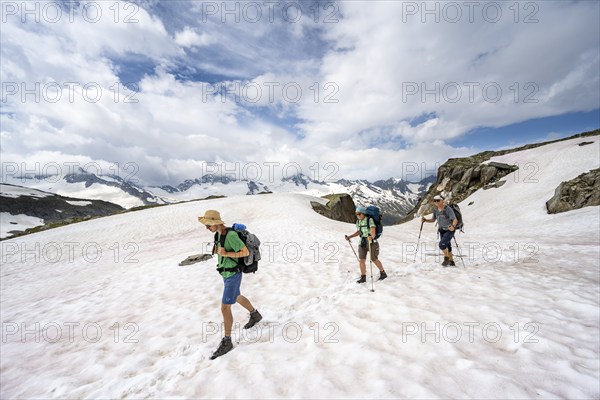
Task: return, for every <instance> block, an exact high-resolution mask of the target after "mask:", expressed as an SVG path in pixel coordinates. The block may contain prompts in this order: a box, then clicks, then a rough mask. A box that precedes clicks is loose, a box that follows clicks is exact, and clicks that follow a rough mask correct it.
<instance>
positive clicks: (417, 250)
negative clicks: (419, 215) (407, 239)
mask: <svg viewBox="0 0 600 400" xmlns="http://www.w3.org/2000/svg"><path fill="white" fill-rule="evenodd" d="M424 223H425V221H423V220H421V229H419V238H418V239H417V248H416V249H415V258H414V259H413V264H414V263H415V262H417V253H418V252H419V242H420V241H421V232H423V224H424Z"/></svg>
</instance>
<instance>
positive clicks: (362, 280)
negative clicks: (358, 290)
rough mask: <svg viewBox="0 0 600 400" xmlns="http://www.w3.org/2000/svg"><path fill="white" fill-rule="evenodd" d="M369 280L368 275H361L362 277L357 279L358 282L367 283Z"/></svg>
mask: <svg viewBox="0 0 600 400" xmlns="http://www.w3.org/2000/svg"><path fill="white" fill-rule="evenodd" d="M366 281H367V276H366V275H361V276H360V279H359V280H357V281H356V283H365V282H366Z"/></svg>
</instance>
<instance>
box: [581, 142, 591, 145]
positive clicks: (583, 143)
mask: <svg viewBox="0 0 600 400" xmlns="http://www.w3.org/2000/svg"><path fill="white" fill-rule="evenodd" d="M593 143H594V142H581V143H579V146H587V145H588V144H593Z"/></svg>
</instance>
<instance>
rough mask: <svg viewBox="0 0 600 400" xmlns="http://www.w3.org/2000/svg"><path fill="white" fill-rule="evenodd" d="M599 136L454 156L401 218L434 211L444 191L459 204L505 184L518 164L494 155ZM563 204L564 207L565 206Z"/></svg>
mask: <svg viewBox="0 0 600 400" xmlns="http://www.w3.org/2000/svg"><path fill="white" fill-rule="evenodd" d="M598 135H600V130H599V129H597V130H595V131H591V132H585V133H580V134H578V135H574V136H571V137H568V138H564V139H559V140H554V141H551V142H545V143H535V144H530V145H526V146H522V147H518V148H515V149H509V150H502V151H484V152H483V153H479V154H475V155H474V156H471V157H465V158H451V159H449V160H448V161H446V163H444V164H443V165H442V166H441V167H440V168H439V169H438V175H437V180H436V183H435V184H433V185H432V186H431V188H430V189H429V190H428V191H427V193H426V194H425V195H424V196H423V198H422V199H421V200H419V202H418V203H417V205H416V206H415V207H414V208H413V209H412V211H410V212H409V213H408V214H407V215H406V217H404V218H403V219H402V220H400V223H402V222H406V221H410V220H411V219H413V218H414V217H415V216H416V215H426V214H429V213H431V212H432V210H433V206H432V204H431V200H432V199H433V197H434V196H435V195H437V194H442V196H444V197H445V198H448V199H449V200H450V201H452V202H453V203H458V202H461V201H463V200H464V199H466V198H467V197H469V196H470V195H471V194H473V193H474V192H476V191H477V190H479V189H484V190H487V189H493V188H498V187H500V186H502V185H503V184H504V183H505V181H503V180H501V178H502V177H504V176H506V175H508V174H510V173H511V172H513V171H516V170H517V169H518V167H517V166H516V165H508V164H502V163H497V162H488V161H489V160H490V158H492V157H497V156H502V155H504V154H509V153H514V152H518V151H523V150H528V149H533V148H536V147H540V146H544V145H547V144H550V143H556V142H561V141H565V140H571V139H574V138H584V137H591V136H598ZM588 143H593V142H581V143H579V144H578V145H580V146H584V145H586V144H588ZM581 185H583V183H582V184H580V186H581ZM583 193H587V192H584V191H577V194H575V195H574V196H575V197H574V198H572V200H571V201H572V203H573V204H576V203H578V202H583V200H584V198H585V196H586V195H587V194H583ZM590 198H591V199H592V200H590V201H593V199H594V198H595V197H594V195H593V194H592V195H590ZM561 207H565V206H564V205H563V206H561Z"/></svg>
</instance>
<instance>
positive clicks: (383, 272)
mask: <svg viewBox="0 0 600 400" xmlns="http://www.w3.org/2000/svg"><path fill="white" fill-rule="evenodd" d="M385 278H387V274H386V273H385V271H380V272H379V279H378V280H380V281H382V280H384V279H385Z"/></svg>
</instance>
